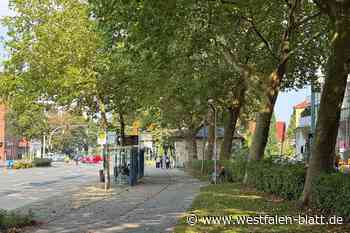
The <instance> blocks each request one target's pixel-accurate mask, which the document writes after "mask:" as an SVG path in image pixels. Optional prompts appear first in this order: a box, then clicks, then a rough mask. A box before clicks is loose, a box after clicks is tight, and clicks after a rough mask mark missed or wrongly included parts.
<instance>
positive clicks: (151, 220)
mask: <svg viewBox="0 0 350 233" xmlns="http://www.w3.org/2000/svg"><path fill="white" fill-rule="evenodd" d="M202 185H206V184H205V183H202V182H200V181H198V180H197V179H194V178H192V177H190V176H189V175H187V174H185V173H184V172H183V171H180V170H178V169H170V170H163V169H155V168H146V169H145V177H144V178H143V179H142V180H141V182H140V183H139V184H138V185H136V186H134V187H126V186H124V187H120V186H116V187H113V189H112V190H111V191H110V192H108V193H106V192H104V191H103V189H102V186H101V185H94V186H85V187H84V188H81V189H80V190H79V191H75V192H70V193H69V192H68V193H66V195H64V196H62V195H60V196H58V197H51V198H48V199H46V200H45V201H41V202H38V203H35V204H32V205H29V206H27V207H25V208H22V209H21V211H29V210H31V211H33V212H34V214H36V215H37V217H38V218H39V219H40V220H41V221H43V222H44V224H42V225H40V226H39V227H36V228H31V229H27V231H26V233H68V232H69V233H114V232H115V233H119V232H125V233H126V232H127V233H141V232H150V233H158V232H159V233H163V232H172V231H173V227H174V226H175V225H176V223H177V221H178V219H179V218H180V217H181V216H183V215H184V213H185V211H186V209H188V208H189V207H190V205H191V203H192V201H193V199H194V197H195V196H196V194H198V193H199V189H200V187H201V186H202Z"/></svg>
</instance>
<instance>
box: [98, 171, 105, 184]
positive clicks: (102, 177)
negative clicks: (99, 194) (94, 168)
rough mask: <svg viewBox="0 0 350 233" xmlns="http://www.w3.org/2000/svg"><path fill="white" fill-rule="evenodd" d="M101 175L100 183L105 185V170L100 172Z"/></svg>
mask: <svg viewBox="0 0 350 233" xmlns="http://www.w3.org/2000/svg"><path fill="white" fill-rule="evenodd" d="M99 174H100V182H101V183H104V182H105V174H104V172H103V170H99Z"/></svg>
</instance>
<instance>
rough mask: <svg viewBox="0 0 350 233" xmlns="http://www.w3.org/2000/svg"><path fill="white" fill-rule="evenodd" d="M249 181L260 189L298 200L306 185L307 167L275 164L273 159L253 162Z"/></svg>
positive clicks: (249, 171) (249, 172) (250, 165)
mask: <svg viewBox="0 0 350 233" xmlns="http://www.w3.org/2000/svg"><path fill="white" fill-rule="evenodd" d="M248 174H249V175H248V181H247V182H248V183H249V184H251V185H253V186H255V187H256V188H257V189H258V190H260V191H263V192H268V193H272V194H275V195H278V196H281V197H283V198H285V199H288V200H297V199H298V198H299V197H300V195H301V193H302V191H303V187H304V182H305V176H306V169H305V166H304V165H302V164H275V163H273V162H271V161H260V162H251V163H249V165H248Z"/></svg>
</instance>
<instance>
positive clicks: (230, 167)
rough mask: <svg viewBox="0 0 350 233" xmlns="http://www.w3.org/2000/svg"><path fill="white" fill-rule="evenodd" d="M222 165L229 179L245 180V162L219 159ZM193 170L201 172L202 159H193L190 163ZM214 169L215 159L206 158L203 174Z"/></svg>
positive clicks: (209, 172)
mask: <svg viewBox="0 0 350 233" xmlns="http://www.w3.org/2000/svg"><path fill="white" fill-rule="evenodd" d="M217 163H218V164H219V165H220V166H224V167H225V170H226V173H227V174H228V175H227V176H228V177H227V179H228V180H232V181H236V182H240V181H242V180H243V177H244V172H245V163H244V162H241V161H229V160H220V161H217ZM188 166H189V167H190V168H191V169H192V170H195V171H198V172H200V171H201V169H202V160H193V161H191V163H189V165H188ZM213 171H214V161H213V160H204V161H203V175H205V176H207V175H209V174H211V173H212V172H213Z"/></svg>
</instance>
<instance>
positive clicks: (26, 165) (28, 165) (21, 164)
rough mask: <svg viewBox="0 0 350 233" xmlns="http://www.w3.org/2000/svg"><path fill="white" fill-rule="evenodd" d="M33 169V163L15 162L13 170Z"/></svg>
mask: <svg viewBox="0 0 350 233" xmlns="http://www.w3.org/2000/svg"><path fill="white" fill-rule="evenodd" d="M31 167H33V164H32V162H30V161H25V160H18V161H15V163H14V164H13V167H12V168H13V169H25V168H31Z"/></svg>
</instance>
